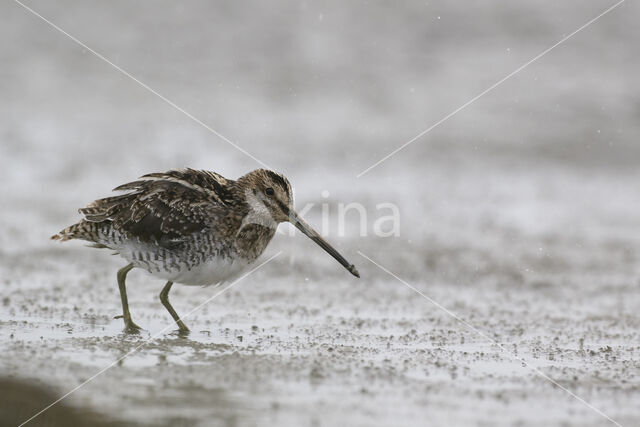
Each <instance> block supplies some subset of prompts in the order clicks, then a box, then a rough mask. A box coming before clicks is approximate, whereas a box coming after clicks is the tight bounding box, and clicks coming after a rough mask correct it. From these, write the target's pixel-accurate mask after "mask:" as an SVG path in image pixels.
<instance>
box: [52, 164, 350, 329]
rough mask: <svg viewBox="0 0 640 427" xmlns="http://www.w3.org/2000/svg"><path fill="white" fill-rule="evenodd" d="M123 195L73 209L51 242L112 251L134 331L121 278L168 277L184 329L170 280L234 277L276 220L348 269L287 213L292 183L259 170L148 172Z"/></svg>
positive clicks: (164, 295)
mask: <svg viewBox="0 0 640 427" xmlns="http://www.w3.org/2000/svg"><path fill="white" fill-rule="evenodd" d="M114 191H125V192H126V193H125V194H121V195H118V196H114V197H107V198H104V199H99V200H96V201H95V202H93V203H91V204H90V205H89V206H87V207H86V208H83V209H80V210H79V212H80V213H81V214H82V215H84V219H82V220H81V221H80V222H78V223H77V224H74V225H72V226H70V227H67V228H65V229H64V230H62V231H61V232H60V233H59V234H56V235H55V236H53V237H52V239H55V240H61V241H65V240H71V239H81V240H88V241H90V242H92V243H93V245H92V246H93V247H96V248H109V249H113V250H115V251H116V252H117V253H118V254H120V256H122V257H123V258H125V259H126V260H127V261H129V264H128V265H126V266H125V267H123V268H122V269H120V270H119V271H118V274H117V278H118V286H119V289H120V297H121V299H122V318H123V319H124V323H125V328H126V330H127V331H129V332H135V331H137V330H139V329H140V327H139V326H138V325H136V324H135V323H134V322H133V320H131V314H130V312H129V305H128V302H127V291H126V287H125V279H126V276H127V273H128V272H129V271H130V270H131V269H133V268H142V269H144V270H147V271H148V272H149V273H151V275H152V276H154V277H159V278H162V279H164V280H168V282H167V284H166V285H165V286H164V288H163V289H162V292H160V301H161V302H162V304H163V305H164V306H165V307H166V308H167V310H168V311H169V313H170V314H171V316H172V317H173V319H174V320H175V321H176V323H177V324H178V327H179V328H180V330H181V331H183V332H187V331H188V330H189V329H188V328H187V326H186V325H185V324H184V322H182V320H181V319H180V316H178V314H177V313H176V311H175V310H174V309H173V307H172V306H171V303H170V302H169V291H170V290H171V286H172V285H173V284H174V283H181V284H184V285H211V284H217V283H221V282H225V281H228V280H231V279H233V278H234V277H237V276H239V275H240V274H241V273H242V272H243V271H244V270H246V269H247V267H248V266H249V265H250V264H251V263H252V262H254V261H255V260H256V259H257V258H258V257H259V256H260V254H262V252H263V251H264V250H265V248H266V247H267V244H268V243H269V241H270V240H271V239H272V238H273V236H274V234H275V231H276V227H277V226H278V224H279V223H281V222H284V221H288V222H290V223H292V224H293V225H295V226H296V227H297V228H298V229H299V230H300V231H302V232H303V233H304V234H305V235H307V236H308V237H310V238H311V239H312V240H313V241H314V242H316V243H317V244H318V245H320V247H322V248H323V249H324V250H325V251H327V252H328V253H329V254H330V255H331V256H333V257H334V258H335V259H336V260H338V262H340V264H342V265H343V266H344V267H345V268H346V269H347V270H349V272H351V274H353V275H354V276H356V277H360V276H359V274H358V271H357V270H356V268H355V266H354V265H353V264H350V263H349V262H348V261H347V260H346V259H345V258H344V257H343V256H342V255H340V254H339V253H338V251H336V250H335V249H334V248H333V247H332V246H331V245H330V244H329V243H327V242H326V241H325V240H324V239H323V238H322V237H321V236H320V235H319V234H318V233H317V232H316V231H315V230H313V228H311V227H310V226H309V225H308V224H307V223H306V222H305V221H304V220H303V219H302V218H300V217H299V216H298V214H297V213H296V212H295V210H294V209H293V194H292V190H291V184H289V181H288V180H287V178H285V177H284V176H283V175H281V174H279V173H276V172H273V171H270V170H266V169H258V170H254V171H252V172H249V173H247V174H246V175H244V176H242V177H240V178H239V179H238V180H230V179H225V178H224V177H222V176H221V175H219V174H217V173H215V172H210V171H203V170H194V169H184V170H172V171H168V172H165V173H151V174H148V175H144V176H142V177H140V178H139V179H138V180H137V181H133V182H130V183H128V184H124V185H121V186H119V187H117V188H115V189H114Z"/></svg>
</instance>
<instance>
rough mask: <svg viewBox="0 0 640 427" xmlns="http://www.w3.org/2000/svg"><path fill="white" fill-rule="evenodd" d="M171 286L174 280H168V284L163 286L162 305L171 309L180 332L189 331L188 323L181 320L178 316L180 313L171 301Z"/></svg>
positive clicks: (170, 312)
mask: <svg viewBox="0 0 640 427" xmlns="http://www.w3.org/2000/svg"><path fill="white" fill-rule="evenodd" d="M171 286H173V282H172V281H168V282H167V284H166V285H164V288H162V292H160V301H161V302H162V305H164V306H165V307H166V309H167V311H169V314H171V317H173V320H175V321H176V323H177V324H178V328H180V332H189V328H187V325H185V324H184V323H183V322H182V320H180V316H178V313H176V311H175V310H174V309H173V307H172V306H171V303H170V302H169V291H170V290H171Z"/></svg>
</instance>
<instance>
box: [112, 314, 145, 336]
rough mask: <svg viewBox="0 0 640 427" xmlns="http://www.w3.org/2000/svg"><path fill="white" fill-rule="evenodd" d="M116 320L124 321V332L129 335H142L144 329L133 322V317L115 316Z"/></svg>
mask: <svg viewBox="0 0 640 427" xmlns="http://www.w3.org/2000/svg"><path fill="white" fill-rule="evenodd" d="M114 319H124V331H125V332H126V333H128V334H137V333H140V330H141V329H142V328H141V327H140V326H138V325H136V323H135V322H134V321H133V320H131V316H124V315H122V314H121V315H119V316H115V317H114Z"/></svg>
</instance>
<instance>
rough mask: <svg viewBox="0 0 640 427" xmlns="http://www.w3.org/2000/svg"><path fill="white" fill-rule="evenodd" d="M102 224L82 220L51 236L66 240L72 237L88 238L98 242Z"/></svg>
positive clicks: (53, 238)
mask: <svg viewBox="0 0 640 427" xmlns="http://www.w3.org/2000/svg"><path fill="white" fill-rule="evenodd" d="M100 228H101V224H99V223H95V222H88V221H85V220H82V221H80V222H78V223H77V224H73V225H70V226H69V227H67V228H65V229H64V230H62V231H60V232H59V233H58V234H54V235H53V236H51V239H52V240H60V241H61V242H65V241H67V240H71V239H81V240H88V241H90V242H98V239H99V235H100Z"/></svg>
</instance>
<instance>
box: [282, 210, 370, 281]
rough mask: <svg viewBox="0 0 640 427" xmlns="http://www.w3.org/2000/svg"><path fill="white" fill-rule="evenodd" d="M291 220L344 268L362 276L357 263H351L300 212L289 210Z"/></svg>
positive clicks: (357, 275)
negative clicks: (356, 265) (300, 215)
mask: <svg viewBox="0 0 640 427" xmlns="http://www.w3.org/2000/svg"><path fill="white" fill-rule="evenodd" d="M289 221H290V222H291V223H292V224H293V225H295V226H296V228H297V229H298V230H300V231H302V232H303V233H304V234H305V235H306V236H307V237H309V238H310V239H311V240H313V241H314V242H316V243H317V244H318V245H319V246H320V247H321V248H322V249H324V250H325V251H327V253H328V254H329V255H331V256H332V257H334V258H335V259H336V260H337V261H338V262H339V263H340V264H342V266H343V267H344V268H346V269H347V270H349V273H351V274H353V275H354V276H356V277H360V273H358V270H356V267H355V265H353V264H351V263H350V262H349V261H347V260H346V259H345V258H344V257H343V256H342V255H340V253H339V252H338V251H337V250H336V249H335V248H334V247H333V246H331V245H330V244H329V243H328V242H327V241H326V240H324V239H323V238H322V236H320V235H319V234H318V232H317V231H316V230H314V229H313V228H311V226H310V225H309V224H307V223H306V222H305V221H304V220H303V219H302V218H300V217H299V216H298V214H297V213H296V212H294V211H293V210H290V211H289Z"/></svg>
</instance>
